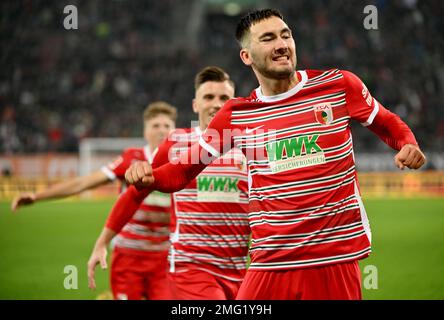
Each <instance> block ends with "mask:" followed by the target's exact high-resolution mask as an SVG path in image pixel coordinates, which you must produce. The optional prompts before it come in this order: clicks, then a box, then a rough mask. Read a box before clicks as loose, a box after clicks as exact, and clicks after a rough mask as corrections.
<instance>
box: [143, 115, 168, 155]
mask: <svg viewBox="0 0 444 320" xmlns="http://www.w3.org/2000/svg"><path fill="white" fill-rule="evenodd" d="M174 128H175V125H174V121H173V120H171V118H170V117H168V116H167V115H165V114H159V115H157V116H155V117H154V118H151V119H149V120H145V125H144V137H145V140H146V141H147V142H148V144H149V145H150V146H151V147H152V148H153V149H155V148H157V147H158V146H159V145H160V143H161V142H162V141H163V140H164V139H165V138H166V137H167V136H168V134H169V133H170V132H171V131H172V130H174Z"/></svg>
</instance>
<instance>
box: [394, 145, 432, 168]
mask: <svg viewBox="0 0 444 320" xmlns="http://www.w3.org/2000/svg"><path fill="white" fill-rule="evenodd" d="M425 162H426V157H425V155H424V153H422V151H421V149H419V147H418V146H416V145H414V144H406V145H404V146H403V147H402V149H401V150H400V151H399V152H398V153H397V154H396V156H395V165H396V166H397V167H398V168H399V169H401V170H404V168H405V167H407V168H409V169H419V168H421V167H422V166H423V165H424V163H425Z"/></svg>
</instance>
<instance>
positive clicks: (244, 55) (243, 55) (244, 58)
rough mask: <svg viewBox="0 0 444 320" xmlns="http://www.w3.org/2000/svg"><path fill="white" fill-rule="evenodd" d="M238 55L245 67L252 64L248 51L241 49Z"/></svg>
mask: <svg viewBox="0 0 444 320" xmlns="http://www.w3.org/2000/svg"><path fill="white" fill-rule="evenodd" d="M239 55H240V58H241V60H242V62H243V63H244V64H245V65H247V66H251V65H252V63H253V62H252V61H251V56H250V52H248V49H246V48H242V49H241V51H240V53H239Z"/></svg>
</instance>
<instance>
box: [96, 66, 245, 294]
mask: <svg viewBox="0 0 444 320" xmlns="http://www.w3.org/2000/svg"><path fill="white" fill-rule="evenodd" d="M195 89H196V95H195V99H194V101H193V109H194V111H195V112H196V113H198V115H199V126H198V127H196V128H193V129H178V130H176V131H174V132H173V133H172V134H171V135H170V136H169V139H168V140H167V141H166V142H165V143H163V144H162V145H161V146H160V147H159V151H158V152H157V154H156V156H155V157H154V160H153V163H152V166H153V167H158V166H161V165H162V164H165V163H168V161H169V160H171V161H174V160H175V159H176V157H177V156H179V155H180V154H181V152H182V151H183V150H187V149H188V147H189V146H190V145H191V144H194V143H196V142H198V141H199V139H200V138H201V136H202V131H203V130H205V129H206V127H207V126H208V124H209V123H210V121H211V119H212V118H213V117H214V116H215V114H216V112H218V110H219V109H220V108H221V107H222V105H223V104H224V103H225V102H226V101H228V100H229V99H231V98H233V96H234V84H233V82H232V81H231V80H230V79H229V76H228V74H227V73H226V72H225V71H223V70H222V69H220V68H217V67H207V68H204V69H203V70H202V71H201V72H199V73H198V74H197V76H196V80H195ZM172 197H173V205H172V208H173V210H172V221H171V244H172V245H171V249H170V254H169V264H170V272H169V274H168V275H169V280H170V281H169V283H170V287H171V292H172V298H173V299H187V300H191V299H234V298H235V297H236V295H237V292H238V289H239V287H240V284H241V282H242V280H243V278H244V275H245V272H246V262H247V253H248V240H249V236H250V228H249V226H248V215H247V212H248V178H247V172H246V164H245V157H244V155H243V154H242V153H241V152H240V150H236V149H233V150H231V151H230V152H228V153H227V154H226V155H225V156H224V157H221V158H220V159H217V160H216V161H214V162H213V163H212V164H211V165H209V166H208V167H207V168H206V169H205V170H204V171H203V172H202V173H201V174H199V176H197V177H196V179H192V180H190V181H189V183H188V184H187V185H186V186H185V188H184V189H183V190H181V191H179V192H175V193H174V194H173V196H172ZM136 208H137V205H136V206H132V205H131V204H129V205H128V206H126V207H121V209H122V210H114V211H113V214H112V215H111V216H110V217H109V219H108V221H107V223H106V226H105V228H104V230H103V232H102V234H101V236H100V237H99V239H98V240H97V243H96V248H95V250H94V252H93V255H92V257H91V261H95V262H96V263H98V262H99V261H100V260H101V259H103V252H104V250H106V247H107V245H108V243H109V242H110V240H111V238H112V237H113V236H114V234H115V233H117V232H119V231H120V229H121V228H122V226H123V225H124V224H125V223H126V221H128V219H130V217H131V212H134V210H135V209H136ZM94 266H95V265H94V264H93V265H90V267H92V268H94ZM91 272H92V271H91Z"/></svg>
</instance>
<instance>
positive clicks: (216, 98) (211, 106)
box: [193, 81, 234, 129]
mask: <svg viewBox="0 0 444 320" xmlns="http://www.w3.org/2000/svg"><path fill="white" fill-rule="evenodd" d="M233 97H234V88H233V86H232V85H231V84H230V83H229V82H228V81H224V82H216V81H207V82H204V83H203V84H201V85H200V87H199V88H198V89H197V90H196V97H195V98H194V100H193V110H194V112H196V113H197V114H198V115H199V125H200V127H201V129H206V128H207V127H208V124H209V123H210V121H211V120H212V119H213V117H214V116H215V115H216V112H217V111H219V109H220V108H222V106H223V105H224V103H225V102H227V101H228V100H229V99H231V98H233Z"/></svg>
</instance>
